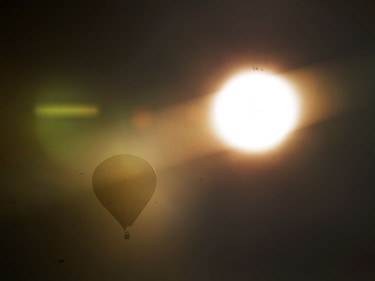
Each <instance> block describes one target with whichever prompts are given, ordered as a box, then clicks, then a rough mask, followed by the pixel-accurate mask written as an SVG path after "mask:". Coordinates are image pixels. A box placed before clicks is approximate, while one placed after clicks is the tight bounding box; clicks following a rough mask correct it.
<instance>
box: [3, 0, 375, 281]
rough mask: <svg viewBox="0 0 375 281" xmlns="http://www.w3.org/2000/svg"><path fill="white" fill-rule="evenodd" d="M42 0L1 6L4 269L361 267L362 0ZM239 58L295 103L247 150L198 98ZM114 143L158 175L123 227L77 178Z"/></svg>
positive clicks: (87, 180) (37, 275)
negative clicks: (277, 131)
mask: <svg viewBox="0 0 375 281" xmlns="http://www.w3.org/2000/svg"><path fill="white" fill-rule="evenodd" d="M45 2H46V3H43V1H13V2H12V3H8V4H5V5H4V6H2V8H1V14H2V15H1V17H0V22H1V24H0V28H1V42H2V43H1V45H0V46H1V47H0V49H1V60H0V70H1V77H2V78H3V79H2V82H1V84H0V90H1V92H0V102H1V105H0V106H1V111H0V114H1V119H2V122H1V130H2V138H1V142H0V143H1V147H2V150H1V159H2V164H3V165H2V172H1V175H2V176H1V189H0V211H1V213H0V215H1V228H0V238H1V248H0V249H1V256H2V257H3V260H4V261H3V262H2V263H1V265H2V266H3V267H4V269H5V270H2V274H3V275H9V277H6V278H5V279H6V280H25V279H27V280H340V281H341V280H372V279H373V276H374V275H375V270H374V262H375V260H374V254H375V245H374V239H373V237H374V236H375V227H374V225H375V221H374V217H373V214H374V211H375V207H374V205H373V196H374V195H375V194H374V191H373V188H374V186H375V185H374V180H373V166H374V159H375V158H374V157H375V150H374V144H375V132H374V128H373V121H374V120H375V119H374V117H375V114H374V110H373V109H374V102H375V100H374V93H375V80H374V78H373V74H374V67H375V55H374V52H375V28H374V26H375V18H374V17H373V11H374V8H375V6H374V4H373V1H292V0H287V1H285V0H284V1H276V0H273V1H266V0H263V1H237V0H233V1H161V2H160V1H111V2H110V1H102V2H101V3H100V2H97V1H62V2H61V3H58V2H57V1H45ZM93 2H95V3H93ZM254 66H259V67H263V68H265V69H266V70H270V71H273V72H276V73H280V74H281V75H284V76H285V77H287V78H288V79H289V80H290V81H291V82H293V83H294V85H295V87H296V88H297V89H298V90H299V92H300V95H301V99H302V101H303V102H304V104H303V117H302V119H301V120H302V121H301V123H300V125H299V127H298V129H297V130H296V131H295V132H293V133H292V134H291V136H290V137H289V138H288V139H287V140H286V141H285V142H284V143H283V144H282V145H281V146H280V147H278V148H277V149H275V150H274V151H271V152H269V153H266V154H258V155H251V154H244V153H242V152H239V151H236V150H233V149H230V148H228V147H226V146H225V145H223V144H221V143H219V141H218V140H217V138H215V136H214V134H213V133H212V131H210V129H209V122H208V121H207V108H208V107H207V99H206V98H207V97H209V96H210V95H211V94H212V93H214V92H215V91H217V90H218V89H219V87H220V86H221V85H222V83H223V81H225V80H226V79H227V78H228V77H229V76H230V75H231V74H233V73H234V72H236V71H237V70H238V69H244V68H246V67H254ZM51 103H53V104H65V105H66V104H76V105H77V104H79V105H90V106H94V107H96V108H98V113H97V115H95V116H92V117H90V118H88V117H85V118H83V117H81V118H80V117H76V118H48V117H43V116H38V115H37V114H36V113H35V108H37V107H38V106H39V105H41V104H51ZM120 153H133V154H137V155H139V156H141V157H143V158H145V159H146V160H147V161H149V162H150V163H151V164H152V165H153V166H154V168H155V170H156V173H157V177H158V179H157V186H156V191H155V194H154V196H153V198H152V199H151V201H150V202H149V204H148V205H147V206H146V208H145V209H144V211H143V213H142V214H141V215H140V216H139V217H138V219H137V221H136V222H135V224H134V225H133V226H132V227H131V228H129V230H130V232H131V239H130V240H124V238H123V231H122V228H121V226H120V225H119V224H118V223H117V222H116V220H115V219H114V218H113V217H111V215H110V214H109V213H108V212H107V211H106V210H105V209H104V208H103V207H102V206H101V204H100V203H99V201H98V200H97V198H96V197H95V194H94V192H93V190H92V185H91V176H92V172H93V170H94V168H95V167H96V166H97V165H98V164H99V163H100V162H101V161H103V160H104V159H106V158H108V157H110V156H112V155H114V154H120Z"/></svg>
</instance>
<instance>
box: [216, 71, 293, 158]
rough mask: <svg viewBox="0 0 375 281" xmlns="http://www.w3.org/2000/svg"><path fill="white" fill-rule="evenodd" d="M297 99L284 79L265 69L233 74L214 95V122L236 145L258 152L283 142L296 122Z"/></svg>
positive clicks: (227, 140)
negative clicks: (266, 71) (264, 70)
mask: <svg viewBox="0 0 375 281" xmlns="http://www.w3.org/2000/svg"><path fill="white" fill-rule="evenodd" d="M298 113H299V102H298V99H297V96H296V93H295V92H294V90H293V88H292V87H291V86H290V85H289V84H288V83H287V82H286V81H284V80H283V79H281V78H280V77H277V76H275V75H272V74H269V73H265V72H246V73H242V74H239V75H237V76H235V77H234V78H233V79H231V80H230V81H229V82H228V83H227V84H226V85H224V87H223V89H222V90H221V91H219V93H218V94H217V95H216V97H215V99H214V102H213V108H212V121H213V125H214V127H215V129H216V131H217V132H218V134H219V136H220V137H221V138H222V139H223V140H224V141H226V142H227V143H228V144H229V145H231V146H234V147H236V148H239V149H242V150H246V151H252V152H261V151H265V150H267V149H271V148H273V147H275V146H276V145H277V144H279V143H280V142H282V141H283V140H284V139H285V137H286V136H287V135H288V133H289V132H290V131H291V130H292V129H293V127H294V126H295V124H296V122H297V118H298Z"/></svg>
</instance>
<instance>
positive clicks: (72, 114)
mask: <svg viewBox="0 0 375 281" xmlns="http://www.w3.org/2000/svg"><path fill="white" fill-rule="evenodd" d="M34 113H35V115H36V116H38V117H47V118H78V117H79V118H81V117H84V118H90V117H95V116H97V115H98V113H99V109H98V107H97V106H96V105H93V104H40V105H37V106H35V109H34Z"/></svg>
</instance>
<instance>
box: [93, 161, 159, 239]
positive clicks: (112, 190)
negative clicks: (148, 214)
mask: <svg viewBox="0 0 375 281" xmlns="http://www.w3.org/2000/svg"><path fill="white" fill-rule="evenodd" d="M92 185H93V188H94V192H95V194H96V196H97V197H98V199H99V201H100V202H101V203H102V204H103V206H104V207H105V208H106V209H107V210H108V211H109V212H110V213H111V214H112V216H114V217H115V218H116V220H117V221H118V222H119V223H120V224H121V226H122V227H123V229H124V231H125V239H129V233H128V232H127V231H126V228H127V227H128V226H131V225H133V223H134V221H135V220H136V218H137V217H138V215H139V214H140V213H141V212H142V210H143V209H144V207H145V206H146V205H147V203H148V202H149V201H150V199H151V197H152V195H153V193H154V191H155V186H156V174H155V171H154V169H153V168H152V167H151V165H150V164H149V163H148V162H147V161H145V160H143V159H142V158H139V157H137V156H134V155H129V154H122V155H115V156H112V157H110V158H108V159H106V160H104V161H103V162H102V163H100V164H99V165H98V166H97V167H96V168H95V170H94V174H93V176H92Z"/></svg>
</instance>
